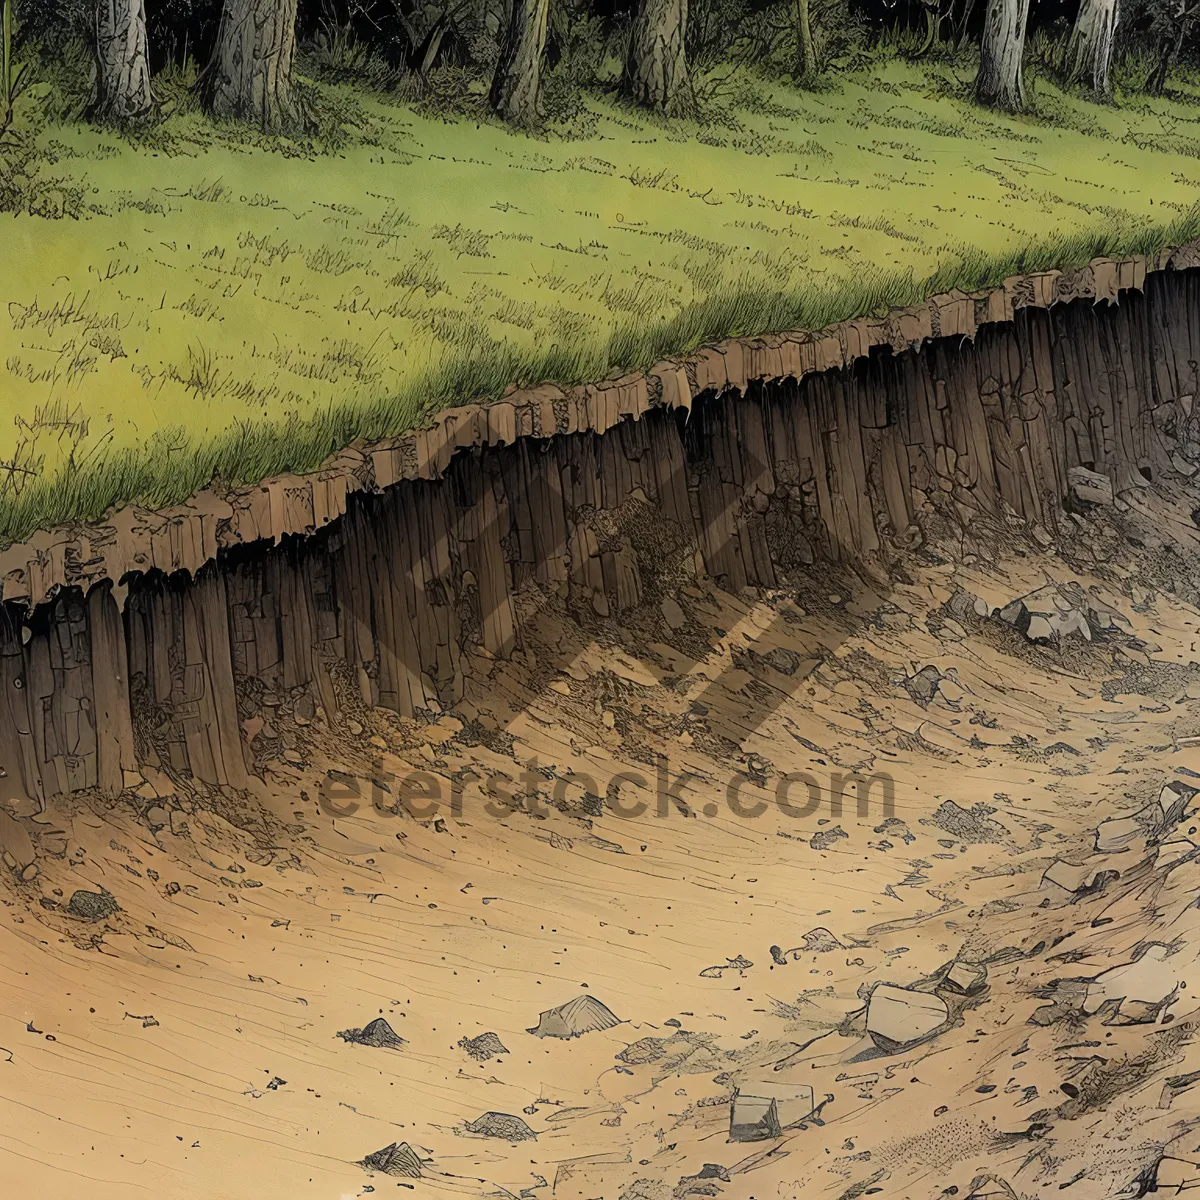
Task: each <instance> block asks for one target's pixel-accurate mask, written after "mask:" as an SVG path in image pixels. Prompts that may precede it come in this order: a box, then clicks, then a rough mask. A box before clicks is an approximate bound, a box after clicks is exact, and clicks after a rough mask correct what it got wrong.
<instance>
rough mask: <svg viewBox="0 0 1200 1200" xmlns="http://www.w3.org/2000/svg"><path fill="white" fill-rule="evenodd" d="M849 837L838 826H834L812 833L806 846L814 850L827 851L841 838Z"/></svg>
mask: <svg viewBox="0 0 1200 1200" xmlns="http://www.w3.org/2000/svg"><path fill="white" fill-rule="evenodd" d="M849 836H850V835H849V834H848V833H847V832H846V831H845V830H844V829H843V828H842V827H841V826H840V825H835V826H834V827H833V828H832V829H822V830H819V831H818V832H817V833H814V834H813V835H812V837H811V838H810V839H809V842H808V844H809V845H810V846H811V847H812V848H813V849H814V850H828V849H829V847H830V846H832V845H833V844H834V842H838V841H840V840H841V839H842V838H845V837H849Z"/></svg>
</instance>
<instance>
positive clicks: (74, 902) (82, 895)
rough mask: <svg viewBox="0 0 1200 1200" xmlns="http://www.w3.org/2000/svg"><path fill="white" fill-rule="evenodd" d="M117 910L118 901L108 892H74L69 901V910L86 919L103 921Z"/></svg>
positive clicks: (72, 914) (73, 914)
mask: <svg viewBox="0 0 1200 1200" xmlns="http://www.w3.org/2000/svg"><path fill="white" fill-rule="evenodd" d="M117 911H118V908H117V902H116V901H115V900H114V899H113V898H112V896H110V895H109V894H108V893H107V892H86V891H78V892H73V893H72V894H71V899H70V900H68V901H67V912H69V913H70V914H71V916H73V917H80V918H82V919H83V920H85V921H103V920H105V919H106V918H107V917H111V916H112V915H113V914H114V913H116V912H117Z"/></svg>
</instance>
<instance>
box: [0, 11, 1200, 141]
mask: <svg viewBox="0 0 1200 1200" xmlns="http://www.w3.org/2000/svg"><path fill="white" fill-rule="evenodd" d="M0 2H2V4H3V18H2V25H3V54H2V58H0V137H5V139H6V140H7V141H8V143H10V144H11V143H12V142H13V140H14V139H15V138H17V137H18V136H19V131H18V130H17V129H16V124H17V122H16V117H15V111H16V106H17V100H18V98H19V96H20V95H21V93H22V91H23V90H24V89H27V88H28V87H29V86H30V85H32V84H33V83H34V82H35V81H36V80H39V79H40V80H48V81H51V82H52V83H53V84H54V86H55V89H56V91H57V93H58V104H59V108H58V113H59V115H60V116H61V115H70V116H74V117H83V118H85V119H87V120H90V121H94V122H99V123H103V124H108V125H112V126H117V127H124V128H131V127H137V126H144V125H146V124H147V123H152V122H153V121H154V120H155V119H156V118H157V117H160V116H161V115H162V114H163V112H164V111H169V110H170V109H171V108H172V107H173V106H175V105H177V104H178V103H180V102H181V99H182V98H186V101H187V102H191V103H194V104H197V105H199V106H201V107H202V108H203V109H204V110H205V111H207V112H208V113H210V114H211V115H212V116H213V117H216V118H218V119H232V120H237V121H242V122H246V123H249V124H251V125H254V126H257V127H258V128H259V129H260V130H262V131H264V132H273V133H297V132H301V133H302V132H304V131H306V130H311V129H313V128H315V127H316V126H317V125H318V124H319V118H318V116H317V114H316V113H315V112H314V111H313V107H314V106H313V104H312V103H311V102H310V96H309V94H308V93H307V91H306V88H305V86H304V79H305V78H309V79H317V80H321V79H324V80H335V81H343V82H344V81H353V82H357V83H362V84H364V85H366V86H369V87H371V88H372V89H376V90H378V91H381V92H385V93H395V94H398V95H400V96H402V97H404V98H409V99H413V100H425V101H430V100H431V101H433V102H434V103H435V104H441V105H443V106H445V107H447V108H451V109H454V108H458V109H461V110H463V111H465V112H471V113H483V112H489V111H490V112H491V113H492V114H494V115H495V116H496V117H497V118H499V119H501V120H504V121H507V122H510V123H512V124H514V125H519V126H524V127H526V128H529V129H537V128H539V127H541V126H543V125H544V123H545V122H546V120H547V117H548V116H549V117H552V116H554V115H555V114H556V113H561V111H562V110H563V109H564V107H569V105H570V103H571V93H572V92H573V91H577V90H579V89H589V88H591V89H603V90H606V91H609V92H611V93H614V94H617V95H620V96H622V97H624V98H625V99H627V100H628V101H629V102H630V103H631V104H635V105H639V106H642V107H644V108H647V109H650V110H654V111H658V112H661V113H663V114H666V115H668V116H695V115H697V113H700V112H702V110H703V102H704V99H705V96H706V93H707V92H709V91H711V89H712V88H713V87H714V86H719V79H718V80H717V81H714V80H713V79H712V76H713V74H714V73H717V74H718V75H719V73H720V72H721V70H722V69H725V70H729V69H737V68H739V67H741V68H749V69H752V70H754V71H757V72H761V73H765V74H767V75H769V76H775V77H778V78H786V79H789V80H791V81H792V82H794V83H796V84H798V85H800V86H804V87H813V88H817V87H820V86H821V82H822V80H823V78H825V77H827V76H828V75H829V74H831V73H836V72H838V71H839V70H844V69H846V68H847V67H850V66H853V65H855V63H856V61H858V60H860V59H861V58H862V57H863V55H864V54H866V53H867V52H868V51H869V49H870V48H872V47H874V48H878V47H879V45H880V44H881V43H882V44H884V45H890V46H891V47H892V48H894V49H895V51H896V52H897V53H902V54H904V55H905V56H907V57H909V58H917V59H919V58H923V57H929V56H932V57H938V56H953V55H959V56H961V55H963V54H964V53H965V54H977V56H978V69H977V73H976V76H975V83H974V94H975V97H976V99H977V100H978V102H979V103H981V104H984V105H987V106H991V107H995V108H1000V109H1004V110H1007V111H1010V112H1020V111H1022V110H1023V109H1024V108H1025V107H1026V105H1027V104H1028V94H1027V93H1028V88H1027V84H1026V78H1025V76H1026V68H1027V64H1028V62H1029V60H1030V58H1031V57H1032V58H1033V60H1034V61H1035V62H1036V64H1037V67H1038V68H1039V69H1041V70H1044V71H1047V72H1048V73H1050V74H1051V75H1053V76H1054V77H1055V78H1057V79H1058V80H1059V81H1060V82H1062V83H1065V84H1069V85H1075V86H1079V87H1083V88H1086V89H1087V90H1089V91H1090V92H1091V93H1092V95H1093V96H1094V98H1095V99H1096V100H1097V101H1100V102H1104V101H1108V100H1111V99H1112V97H1113V93H1114V88H1115V87H1117V86H1121V87H1123V88H1125V89H1127V90H1144V91H1145V92H1147V93H1149V94H1151V95H1161V94H1162V93H1163V91H1164V90H1165V89H1166V88H1167V87H1168V83H1169V80H1170V78H1171V75H1172V73H1173V72H1174V71H1176V70H1177V69H1179V68H1181V67H1186V66H1188V65H1189V64H1190V63H1191V61H1192V60H1193V59H1194V58H1195V56H1196V53H1197V49H1198V47H1200V0H692V2H691V3H689V0H457V2H456V0H433V2H428V3H423V2H422V0H0Z"/></svg>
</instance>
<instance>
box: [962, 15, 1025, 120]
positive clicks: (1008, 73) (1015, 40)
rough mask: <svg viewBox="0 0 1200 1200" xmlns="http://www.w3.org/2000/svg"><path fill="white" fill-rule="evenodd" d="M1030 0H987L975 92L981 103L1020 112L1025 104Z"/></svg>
mask: <svg viewBox="0 0 1200 1200" xmlns="http://www.w3.org/2000/svg"><path fill="white" fill-rule="evenodd" d="M1028 23H1029V0H988V8H987V16H986V18H985V19H984V24H983V45H982V47H981V54H980V60H979V77H978V78H977V79H976V80H975V95H976V96H977V98H978V99H979V102H980V103H981V104H987V105H989V106H990V107H992V108H1006V109H1008V110H1009V112H1020V110H1021V109H1023V108H1024V107H1025V81H1024V78H1023V75H1022V70H1021V58H1022V56H1023V55H1024V53H1025V27H1026V26H1027V25H1028Z"/></svg>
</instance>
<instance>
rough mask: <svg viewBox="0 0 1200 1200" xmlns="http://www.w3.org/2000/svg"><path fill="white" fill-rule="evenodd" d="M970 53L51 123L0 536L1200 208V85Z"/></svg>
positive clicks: (1183, 231) (8, 423) (1, 244)
mask: <svg viewBox="0 0 1200 1200" xmlns="http://www.w3.org/2000/svg"><path fill="white" fill-rule="evenodd" d="M969 79H970V70H969V68H963V69H960V70H958V71H957V72H956V71H955V70H954V69H953V68H951V67H948V66H946V65H941V66H920V65H914V64H909V63H906V62H904V61H902V60H898V59H895V58H892V59H889V60H881V61H880V62H879V63H878V64H877V65H876V66H875V67H873V68H872V69H871V70H870V71H867V72H862V73H858V74H853V75H843V76H841V77H836V76H835V77H834V78H833V79H832V80H831V81H830V83H829V84H828V86H827V87H826V89H825V90H823V91H820V92H799V91H794V90H791V89H789V88H787V87H784V86H781V85H772V84H768V83H765V82H761V81H746V82H744V83H742V84H737V83H736V81H735V82H734V83H732V84H730V85H727V90H731V92H732V94H731V95H729V96H728V97H727V98H726V99H724V100H722V101H720V102H717V101H711V102H710V103H709V104H708V106H707V109H706V118H705V120H704V121H703V122H701V123H696V122H692V123H688V122H675V123H671V124H666V123H662V122H658V121H656V120H654V119H652V118H648V117H646V116H644V115H642V114H636V113H632V112H630V111H629V110H627V109H624V108H622V107H620V106H619V105H616V104H614V103H611V102H609V101H607V100H605V99H603V98H597V97H588V98H586V99H585V100H584V108H583V109H582V110H581V111H578V112H576V114H575V115H574V117H573V118H572V122H571V124H570V127H569V136H567V135H561V134H558V133H553V132H551V133H550V134H548V135H547V136H546V137H544V138H531V137H529V136H527V135H524V134H519V133H512V132H509V131H508V130H506V129H505V128H503V127H501V126H498V125H496V124H493V123H489V122H486V121H479V122H477V121H476V120H474V119H468V118H466V117H462V116H460V117H456V118H454V119H441V118H439V117H438V116H437V115H429V114H425V113H423V112H422V111H421V110H419V109H414V108H412V107H410V106H405V105H401V104H397V103H390V102H387V101H386V100H384V99H382V98H379V97H375V96H372V95H371V94H369V93H366V92H361V91H353V90H352V89H350V88H348V87H346V88H340V89H335V88H328V87H326V88H322V89H321V95H322V96H323V97H324V102H325V103H326V105H327V106H332V107H333V108H335V109H339V110H340V111H342V112H343V115H344V117H345V118H346V119H345V120H344V121H343V127H342V128H341V130H340V132H339V135H338V137H337V138H336V139H335V143H336V145H337V148H336V149H334V150H331V149H329V146H328V139H326V143H327V144H326V145H324V146H323V147H322V148H321V149H320V151H319V152H318V151H314V150H313V148H312V147H310V146H307V145H297V144H291V143H281V144H277V145H274V146H273V147H264V146H263V145H261V144H256V143H255V141H254V140H253V139H250V140H247V139H245V138H243V137H242V136H241V135H239V134H238V133H237V132H236V131H233V130H228V129H225V130H223V129H219V128H214V127H213V126H212V125H211V124H210V123H209V122H207V121H206V119H205V118H204V117H203V116H201V115H200V114H198V113H195V112H189V111H186V110H185V111H180V112H178V113H177V114H176V115H175V116H173V117H171V118H169V119H168V120H166V121H165V122H164V123H163V124H161V125H159V126H157V127H156V128H154V129H152V130H151V131H149V132H148V133H144V134H142V135H140V136H139V137H138V138H137V139H133V140H123V139H121V138H119V137H118V136H116V135H114V134H109V133H104V132H99V131H97V130H95V129H91V128H88V127H87V126H84V125H80V124H74V123H65V124H43V125H42V126H41V127H40V128H39V129H38V130H37V132H36V137H37V144H38V145H39V146H40V147H41V148H42V149H43V150H45V151H46V152H47V153H48V154H49V155H50V158H51V160H52V161H50V162H49V163H47V164H46V165H44V166H43V167H42V173H41V176H40V182H39V184H38V187H39V192H38V196H39V199H38V202H37V207H38V209H39V215H31V214H30V213H29V212H28V211H26V212H24V213H22V214H20V215H17V216H13V215H12V214H8V213H5V214H0V279H2V280H3V289H2V290H3V301H4V305H5V311H4V313H0V363H2V364H3V370H2V374H0V379H2V381H3V382H2V383H0V429H2V430H3V432H2V433H0V459H3V460H4V462H3V465H2V466H0V540H13V539H18V538H20V537H23V536H26V535H27V534H28V533H29V532H30V531H31V530H33V529H35V528H37V527H40V526H44V525H47V524H52V523H57V522H61V521H64V520H68V519H75V518H93V517H96V516H99V515H100V514H102V513H103V512H104V511H105V510H106V509H107V508H108V507H109V506H110V505H113V504H119V503H124V502H128V501H131V500H138V501H143V502H149V503H155V504H163V503H169V502H173V501H177V500H180V499H182V498H184V497H185V496H186V495H188V494H189V493H190V492H192V491H193V490H194V489H196V488H197V487H201V486H203V485H205V484H206V483H208V482H209V481H210V480H211V479H212V478H213V476H214V475H217V476H219V477H220V478H221V479H223V480H226V481H228V482H230V483H242V482H252V481H255V480H257V479H259V478H262V477H265V476H267V475H269V474H272V473H275V472H279V471H282V470H305V469H311V468H313V467H314V466H316V465H317V464H318V463H319V462H320V461H321V460H322V458H324V457H325V456H326V455H327V454H328V453H330V452H331V451H333V450H335V449H337V448H338V447H340V446H342V445H344V444H346V443H348V442H350V441H351V440H353V439H354V438H356V437H367V438H371V437H376V436H381V435H386V434H389V433H395V432H399V431H401V430H403V429H404V428H406V427H408V426H410V425H411V424H412V423H414V422H419V421H420V420H421V418H422V417H423V416H424V415H425V414H428V413H430V412H432V411H433V410H435V409H438V408H441V407H444V406H445V405H447V404H453V403H456V402H464V401H468V400H472V399H476V398H478V397H480V396H481V395H486V394H494V393H497V392H499V391H501V390H503V388H504V387H505V386H506V385H508V384H513V383H531V382H536V381H537V380H540V379H546V378H551V379H555V380H558V381H560V382H562V383H574V382H580V381H584V380H588V379H599V378H602V377H604V376H605V375H607V374H609V373H611V372H612V371H613V370H615V369H618V368H622V367H630V366H646V365H649V364H650V363H651V362H653V361H654V360H655V358H657V357H659V356H662V355H664V354H669V353H679V352H684V351H687V350H690V349H692V348H693V347H695V346H696V345H697V344H699V343H701V342H704V341H707V340H711V339H716V338H721V337H726V336H732V335H738V334H751V333H762V332H768V331H772V330H778V329H785V328H798V327H809V328H817V327H820V326H822V325H825V324H827V323H828V322H830V321H832V320H837V319H841V318H844V317H849V316H854V315H860V314H862V313H864V312H867V311H871V310H874V309H878V308H879V307H881V306H886V305H889V304H904V303H912V302H915V301H917V300H919V299H920V298H922V297H923V296H924V295H927V294H928V293H929V292H930V291H932V290H942V289H945V288H947V287H952V286H966V287H975V286H981V285H983V284H985V283H989V282H994V281H998V280H999V279H1002V278H1003V277H1004V276H1005V275H1007V274H1012V273H1013V272H1015V271H1017V270H1021V269H1037V268H1041V267H1047V266H1068V265H1077V264H1079V263H1082V262H1086V261H1087V260H1088V259H1089V258H1091V257H1094V256H1095V255H1097V254H1099V253H1118V252H1131V251H1145V250H1149V249H1152V248H1155V247H1157V246H1159V245H1162V244H1165V243H1167V242H1171V241H1180V240H1185V239H1187V238H1190V237H1194V236H1197V235H1200V208H1198V207H1197V203H1198V201H1200V190H1198V189H1200V88H1198V89H1197V90H1196V93H1195V97H1193V94H1192V93H1191V92H1189V91H1188V90H1186V89H1184V90H1180V89H1178V88H1177V89H1176V90H1175V92H1174V93H1173V94H1172V96H1171V97H1170V98H1167V99H1162V100H1150V99H1148V98H1146V97H1145V96H1141V95H1131V96H1128V97H1124V98H1122V99H1121V101H1120V102H1119V103H1118V104H1117V105H1114V106H1098V105H1096V104H1093V103H1091V102H1090V101H1088V100H1086V99H1084V98H1082V97H1077V96H1074V95H1069V94H1064V93H1062V92H1059V91H1057V90H1056V89H1055V88H1054V87H1053V86H1052V85H1051V84H1049V83H1048V82H1046V81H1044V80H1043V81H1039V83H1038V87H1037V93H1036V94H1037V110H1036V112H1035V113H1034V114H1033V115H1030V116H1025V117H1021V118H1016V119H1013V118H1007V117H1001V116H998V115H996V114H993V113H990V112H986V111H983V110H981V109H979V108H977V107H975V106H974V105H973V104H972V103H971V101H970V99H969V91H968V88H967V87H966V86H965V85H966V84H967V83H968V82H969ZM36 99H37V98H36V97H33V98H31V99H29V100H27V102H26V104H27V106H33V107H35V106H36ZM72 212H76V213H78V216H77V217H73V216H71V215H70V214H71V213H72ZM59 213H66V214H67V215H64V216H61V217H59V219H54V218H55V216H56V214H59ZM5 316H6V317H7V319H3V318H4V317H5Z"/></svg>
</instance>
